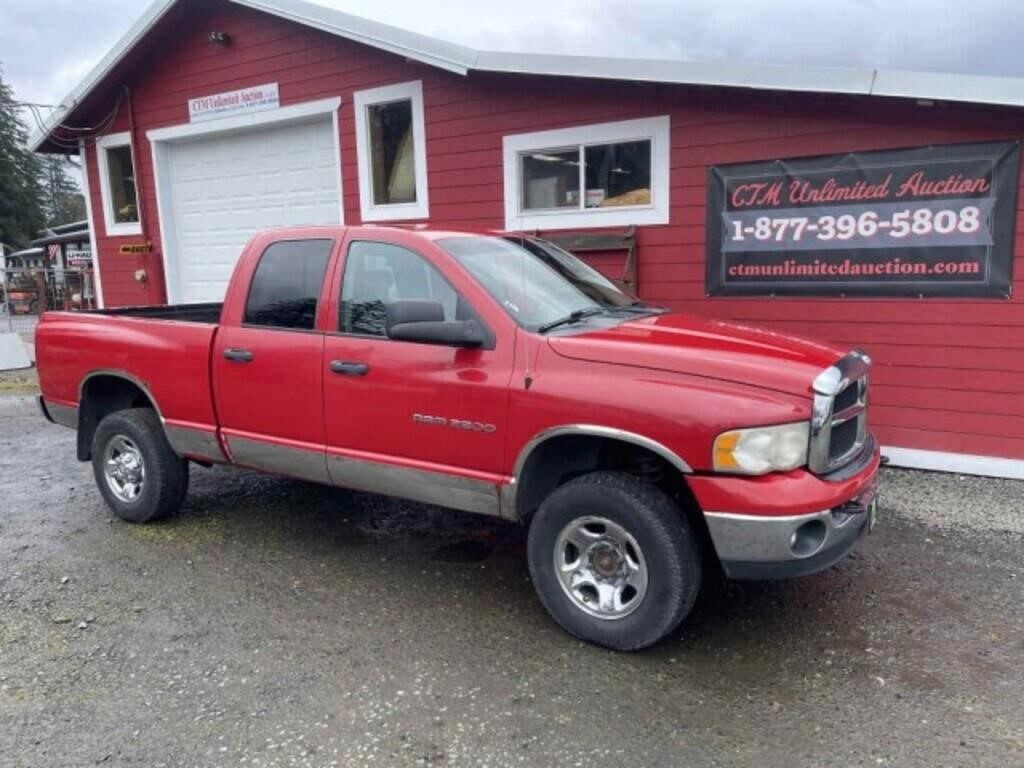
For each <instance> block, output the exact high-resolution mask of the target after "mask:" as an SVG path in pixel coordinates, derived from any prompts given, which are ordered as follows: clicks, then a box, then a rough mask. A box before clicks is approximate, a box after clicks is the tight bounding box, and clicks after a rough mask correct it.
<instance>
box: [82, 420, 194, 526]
mask: <svg viewBox="0 0 1024 768" xmlns="http://www.w3.org/2000/svg"><path fill="white" fill-rule="evenodd" d="M92 468H93V474H94V475H95V477H96V485H97V487H98V488H99V489H100V493H101V494H102V495H103V499H104V501H106V502H107V506H108V507H110V509H111V511H112V512H113V513H114V514H115V515H117V516H118V517H119V518H120V519H122V520H125V521H127V522H129V523H148V522H150V521H151V520H157V519H159V518H161V517H166V516H168V515H171V514H174V513H175V512H176V511H177V510H178V508H179V507H180V506H181V502H182V501H183V500H184V498H185V493H186V492H187V490H188V462H187V461H186V460H185V459H183V458H181V457H180V456H178V455H177V454H176V453H175V452H174V451H173V450H172V448H171V446H170V444H169V443H168V442H167V437H166V436H165V435H164V430H163V427H162V426H161V424H160V419H159V418H157V415H156V413H154V412H153V411H152V410H150V409H149V408H132V409H130V410H127V411H117V412H116V413H112V414H110V415H109V416H106V417H105V418H104V419H103V421H101V422H100V424H99V426H98V427H97V428H96V434H95V436H94V437H93V442H92Z"/></svg>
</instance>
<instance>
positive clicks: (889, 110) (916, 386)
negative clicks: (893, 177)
mask: <svg viewBox="0 0 1024 768" xmlns="http://www.w3.org/2000/svg"><path fill="white" fill-rule="evenodd" d="M210 29H223V30H225V31H227V32H228V33H229V34H230V35H231V37H232V44H231V46H230V47H226V48H225V47H221V46H216V45H212V44H210V43H209V42H207V40H206V36H207V33H208V32H209V30H210ZM157 37H158V38H159V40H160V42H158V43H157V42H155V43H153V44H152V51H151V52H150V53H149V54H148V56H147V59H146V61H147V62H148V63H147V64H146V65H144V66H142V67H138V68H136V69H135V70H134V71H133V72H132V74H131V75H130V76H128V77H129V79H128V82H127V83H126V84H127V85H129V86H130V88H131V93H132V98H131V107H132V111H134V122H135V156H136V163H137V168H136V170H137V176H138V179H139V183H140V192H141V199H142V210H143V216H144V226H145V230H146V237H147V238H148V239H150V240H152V241H153V243H154V252H153V253H152V254H149V255H146V256H119V255H117V252H116V250H117V246H118V244H119V243H120V242H126V241H127V242H135V241H137V240H138V238H108V237H106V236H105V235H104V231H103V223H102V204H101V201H100V196H99V183H98V182H99V180H98V178H97V176H96V168H97V163H96V157H95V151H91V152H90V156H89V169H90V188H91V190H92V194H93V210H94V212H95V215H96V218H97V222H96V225H97V240H98V246H99V251H100V254H99V259H100V261H101V267H102V280H103V291H104V295H105V299H106V302H107V303H108V304H109V305H118V304H131V303H148V302H160V301H163V300H164V296H165V293H164V288H163V275H162V267H161V256H160V242H159V239H160V238H159V228H158V221H157V205H156V197H155V192H154V186H153V169H152V162H151V154H150V148H149V145H148V143H147V142H146V141H145V138H144V137H145V132H146V131H147V130H150V129H152V128H158V127H164V126H168V125H178V124H182V123H185V122H187V121H188V112H187V100H188V99H189V98H190V97H194V96H200V95H205V94H211V93H217V92H221V91H227V90H233V89H236V88H241V87H244V86H248V85H255V84H259V83H265V82H271V81H277V82H278V83H280V88H281V102H282V105H290V104H296V103H301V102H305V101H310V100H313V99H320V98H327V97H333V96H340V97H341V98H342V100H343V103H342V111H341V120H340V125H341V152H342V178H343V187H344V208H345V220H346V221H347V222H349V223H357V222H358V221H359V199H358V194H359V191H358V183H357V175H356V157H355V131H354V128H353V110H352V93H353V91H355V90H360V89H363V88H370V87H376V86H380V85H387V84H390V83H397V82H404V81H408V80H413V79H420V80H422V81H423V84H424V102H425V113H426V133H427V155H428V166H429V185H430V213H431V221H432V222H433V223H435V224H439V225H446V226H452V227H459V226H468V227H501V226H503V224H504V207H503V202H502V195H503V191H502V157H501V143H502V137H503V136H504V135H506V134H509V133H518V132H524V131H536V130H545V129H550V128H557V127H562V126H570V125H582V124H587V123H594V122H602V121H609V120H619V119H628V118H636V117H648V116H654V115H664V114H668V115H670V116H671V120H672V148H671V165H672V175H671V196H672V207H671V223H670V224H668V225H665V226H657V227H646V228H643V229H641V230H640V232H639V234H638V254H639V264H640V275H639V278H640V290H641V294H642V296H643V297H644V298H646V299H648V300H650V301H654V302H659V303H664V304H667V305H669V306H671V307H673V308H675V309H678V310H686V311H691V312H696V313H700V314H705V315H712V316H715V317H720V318H728V319H735V320H740V321H746V322H751V323H757V324H761V325H766V326H770V327H773V328H777V329H780V330H784V331H789V332H794V333H799V334H803V335H808V336H813V337H818V338H821V339H826V340H830V341H835V342H841V343H843V344H851V345H852V344H859V345H861V346H863V347H865V348H866V349H867V350H868V351H869V352H870V353H871V355H872V356H873V357H874V358H875V360H876V361H877V372H876V374H875V377H874V382H875V388H874V393H873V403H872V407H873V424H874V426H875V428H876V429H877V431H878V432H879V434H880V436H881V439H882V441H883V442H884V443H886V444H890V445H899V446H903V447H911V448H924V449H930V450H939V451H954V452H963V453H977V454H988V455H995V456H1004V457H1010V458H1018V459H1024V352H1022V348H1024V298H1022V296H1024V290H1022V289H1024V216H1019V218H1018V224H1017V234H1018V237H1017V246H1016V253H1015V260H1016V264H1015V280H1014V298H1013V299H1012V300H1009V301H1007V300H984V301H983V300H976V299H975V300H937V299H925V300H913V299H901V300H894V299H799V300H794V299H767V298H758V299H746V298H745V299H735V298H732V299H708V298H705V296H704V216H705V175H706V170H707V166H708V165H709V164H717V163H731V162H742V161H751V160H763V159H771V158H783V157H800V156H809V155H817V154H826V153H836V152H848V151H854V150H870V149H886V148H895V147H910V146H921V145H926V144H944V143H958V142H967V141H979V140H989V139H1008V138H1009V139H1017V138H1020V137H1021V135H1022V134H1024V116H1022V114H1021V113H1020V112H1019V111H1017V112H1014V111H1009V110H997V109H982V108H973V107H956V106H942V105H940V106H936V107H933V108H927V107H919V106H916V105H914V104H911V103H905V102H897V101H888V102H886V101H882V100H866V99H857V98H851V97H825V96H812V95H801V94H775V93H764V92H760V93H759V92H744V91H738V90H734V91H721V90H718V91H715V90H707V89H696V88H685V87H678V86H668V85H655V84H614V83H609V82H598V81H579V80H568V79H561V78H542V77H522V76H515V75H481V74H472V75H470V76H468V77H459V76H457V75H453V74H450V73H446V72H442V71H440V70H436V69H432V68H430V67H427V66H423V65H419V64H416V63H411V62H407V61H404V60H403V59H401V58H399V57H396V56H392V55H390V54H387V53H383V52H381V51H377V50H374V49H371V48H368V47H364V46H361V45H358V44H356V43H351V42H348V41H345V40H341V39H338V38H335V37H332V36H329V35H326V34H323V33H320V32H317V31H315V30H310V29H306V28H304V27H301V26H298V25H295V24H292V23H289V22H285V21H282V20H280V19H277V18H273V17H271V16H267V15H263V14H260V13H258V12H255V11H251V10H247V9H242V8H238V7H236V6H230V7H228V6H226V5H224V4H221V3H210V4H207V6H206V7H205V8H203V9H199V8H197V7H194V8H193V9H192V10H190V11H189V12H188V14H187V15H186V19H185V20H184V21H183V22H181V23H179V24H177V26H176V28H175V29H173V30H165V31H164V34H162V35H159V36H157ZM109 108H110V104H109V103H108V104H106V105H105V107H98V109H109ZM129 111H130V110H129V109H128V102H127V101H126V102H125V104H124V105H123V107H122V109H121V113H120V115H119V116H118V119H117V122H116V124H115V125H114V126H113V128H112V130H114V131H120V130H127V129H128V127H129ZM1020 200H1021V201H1022V204H1024V191H1022V194H1021V195H1020ZM140 268H145V269H146V270H147V271H148V275H149V280H148V282H147V283H146V284H145V285H142V284H139V283H137V282H135V280H134V278H133V274H134V272H135V270H137V269H140Z"/></svg>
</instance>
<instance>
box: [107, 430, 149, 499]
mask: <svg viewBox="0 0 1024 768" xmlns="http://www.w3.org/2000/svg"><path fill="white" fill-rule="evenodd" d="M103 477H104V479H105V480H106V481H107V487H108V488H109V489H110V492H111V493H113V494H114V496H116V497H117V498H118V499H120V500H121V501H123V502H125V503H127V504H131V503H132V502H135V501H138V498H139V496H141V495H142V486H143V484H144V483H145V481H146V464H145V462H144V461H143V459H142V451H140V450H139V447H138V446H137V445H135V443H133V442H132V441H131V440H130V439H128V438H127V437H125V436H124V435H115V436H114V437H112V438H111V439H110V440H109V441H108V442H107V447H106V448H105V449H104V451H103Z"/></svg>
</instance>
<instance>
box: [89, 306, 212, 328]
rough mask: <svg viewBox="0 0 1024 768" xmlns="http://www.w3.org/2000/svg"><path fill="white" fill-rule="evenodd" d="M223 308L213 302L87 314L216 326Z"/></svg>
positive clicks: (99, 311) (108, 310)
mask: <svg viewBox="0 0 1024 768" xmlns="http://www.w3.org/2000/svg"><path fill="white" fill-rule="evenodd" d="M223 306H224V304H223V303H222V302H215V301H211V302H208V303H205V304H163V305H160V306H156V307H118V308H116V309H97V310H92V311H90V312H88V313H87V314H91V315H110V316H112V317H141V318H145V319H147V320H176V321H178V322H184V323H206V324H208V325H216V324H217V323H219V322H220V311H221V309H222V308H223Z"/></svg>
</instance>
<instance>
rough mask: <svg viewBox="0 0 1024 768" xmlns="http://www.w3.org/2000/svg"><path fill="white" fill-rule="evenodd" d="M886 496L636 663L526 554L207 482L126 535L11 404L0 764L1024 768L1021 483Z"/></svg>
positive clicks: (50, 432)
mask: <svg viewBox="0 0 1024 768" xmlns="http://www.w3.org/2000/svg"><path fill="white" fill-rule="evenodd" d="M887 475H888V477H889V479H890V483H889V484H890V485H891V486H892V488H893V490H894V493H893V495H892V497H891V501H890V502H886V501H885V497H884V496H883V504H882V514H883V518H882V523H883V524H882V526H881V528H880V529H879V531H878V532H877V533H875V534H873V535H872V536H870V537H869V538H867V539H866V540H865V541H864V542H863V543H862V545H861V546H860V548H859V550H858V551H857V552H856V553H855V556H854V557H853V558H852V559H850V560H848V561H847V562H845V563H843V564H841V565H840V566H839V567H837V568H835V569H832V570H831V571H829V572H827V573H824V574H821V575H819V576H816V577H811V578H807V579H803V580H799V581H795V582H789V583H772V584H743V585H740V584H730V583H726V582H717V583H715V584H714V585H713V586H712V588H711V589H710V590H709V592H708V594H705V595H704V596H703V597H702V599H701V602H700V603H699V605H698V608H697V611H696V612H695V613H694V614H693V615H692V616H691V617H690V618H689V619H688V620H687V621H686V622H685V623H684V625H683V627H682V629H681V630H680V631H679V632H678V633H676V635H675V636H674V637H672V638H671V639H670V640H669V641H667V642H665V643H662V644H661V645H659V646H657V647H656V648H654V649H652V650H650V651H647V652H643V653H638V654H628V655H627V654H616V653H612V652H609V651H604V650H600V649H597V648H594V647H591V646H587V645H584V644H582V643H580V642H578V641H576V640H574V639H573V638H571V637H569V636H568V635H566V634H565V633H564V632H562V631H561V630H560V629H559V628H558V627H557V626H556V625H555V624H554V623H553V622H552V621H551V620H550V619H549V618H548V617H547V615H546V614H545V613H544V611H543V610H542V608H541V607H540V604H539V602H538V601H537V599H536V598H535V596H534V594H533V591H532V587H531V585H530V583H529V579H528V576H527V568H526V562H525V556H524V537H523V535H522V532H521V531H520V530H519V529H518V528H517V527H516V526H513V525H510V524H506V523H502V522H500V521H494V520H489V519H485V518H478V517H474V516H471V515H464V514H460V513H456V512H448V511H445V510H440V509H436V508H430V507H424V506H420V505H413V504H405V503H400V502H396V501H390V500H387V499H383V498H380V497H376V496H370V495H365V494H356V493H349V492H345V491H336V490H331V489H326V488H319V487H316V486H312V485H307V484H304V483H298V482H292V481H286V480H278V479H273V478H268V477H262V476H259V475H255V474H252V473H247V472H238V471H233V470H229V469H210V470H207V469H201V468H194V469H193V474H192V486H191V488H192V490H191V492H190V494H189V497H188V500H187V502H186V506H185V509H184V511H183V514H182V515H181V516H179V517H177V518H174V519H172V520H169V521H166V522H162V523H159V524H155V525H150V526H132V525H128V524H125V523H121V522H118V521H113V520H111V518H110V515H109V513H108V512H107V509H106V508H105V507H104V505H103V503H102V502H101V500H100V497H99V494H98V493H97V491H96V490H95V488H94V486H93V482H92V475H91V469H90V467H89V466H88V465H84V464H79V463H78V462H76V461H75V459H74V435H73V433H72V432H70V431H68V430H63V429H61V428H59V427H54V426H50V425H47V424H45V423H43V422H42V421H41V419H40V418H39V417H38V416H37V412H36V410H35V406H34V403H33V402H32V401H31V399H30V398H27V397H19V396H11V395H3V396H0V477H2V484H0V766H5V767H6V766H33V768H34V767H36V766H61V767H62V768H64V767H66V766H92V765H107V766H112V765H116V766H122V765H123V766H146V767H147V768H156V767H158V766H221V765H223V766H292V765H305V766H358V765H373V766H417V765H431V766H437V765H445V766H447V765H450V766H483V765H486V766H519V765H536V766H591V765H601V766H619V765H631V766H666V767H669V766H672V767H675V766H705V765H706V766H759V767H768V768H772V767H774V766H779V767H780V768H781V767H783V766H785V767H786V768H793V767H802V766H809V767H814V768H817V767H819V766H820V767H821V768H825V767H831V766H844V767H845V766H901V767H902V766H908V767H914V766H920V767H921V768H937V767H938V766H970V768H981V767H983V766H999V767H1000V768H1003V767H1004V766H1020V765H1024V708H1022V704H1024V664H1022V661H1024V608H1022V606H1024V600H1022V598H1024V537H1022V535H1021V534H1020V532H1019V528H1016V527H1015V525H1000V526H997V528H998V529H997V530H992V529H991V526H989V525H986V523H985V520H986V517H987V516H986V514H985V510H984V509H979V507H978V504H980V503H989V504H993V505H995V506H997V507H998V509H997V510H996V509H993V511H992V515H993V516H995V515H996V513H997V512H998V513H999V514H1001V515H1002V516H1003V519H1004V520H1005V519H1009V520H1016V518H1015V517H1014V514H1013V513H1016V514H1019V515H1021V516H1024V483H1011V482H1006V483H1002V484H1000V485H999V486H998V488H999V492H998V493H988V494H987V495H986V494H985V493H980V492H979V490H978V489H979V488H991V487H992V485H991V483H989V481H984V480H977V479H968V480H964V481H958V480H956V479H955V478H946V479H937V476H934V475H927V474H923V473H909V472H900V471H889V472H887ZM937 489H938V490H937ZM918 493H920V494H921V497H922V498H925V497H927V498H928V500H929V504H932V505H934V506H935V507H936V508H942V509H950V508H951V509H956V508H957V505H960V506H963V507H971V508H972V510H973V514H972V515H971V516H969V518H968V520H967V522H966V523H962V522H961V521H958V520H957V519H956V518H955V516H952V515H949V514H945V515H937V516H934V517H932V516H929V515H928V514H923V513H922V514H916V513H915V509H916V508H915V504H914V499H915V497H916V495H917V494H918ZM936 494H946V496H947V497H948V498H946V499H938V500H937V496H936ZM979 499H982V501H981V502H979ZM985 499H988V501H985ZM940 502H941V503H940Z"/></svg>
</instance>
